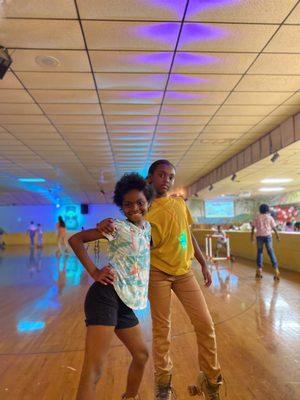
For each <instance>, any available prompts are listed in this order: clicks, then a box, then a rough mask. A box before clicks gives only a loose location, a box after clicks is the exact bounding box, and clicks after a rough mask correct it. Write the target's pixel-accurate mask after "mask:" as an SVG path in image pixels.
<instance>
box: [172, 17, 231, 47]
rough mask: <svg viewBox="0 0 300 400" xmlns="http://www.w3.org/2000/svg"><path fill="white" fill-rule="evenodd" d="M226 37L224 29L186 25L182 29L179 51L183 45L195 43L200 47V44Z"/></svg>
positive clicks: (208, 25)
mask: <svg viewBox="0 0 300 400" xmlns="http://www.w3.org/2000/svg"><path fill="white" fill-rule="evenodd" d="M226 36H228V31H227V30H226V29H225V28H220V27H218V26H215V25H212V24H199V23H198V24H193V23H186V24H184V26H183V29H182V34H181V39H180V42H179V49H180V50H181V49H182V48H183V46H185V45H190V44H196V43H197V44H199V46H201V42H208V41H213V40H218V39H221V38H224V37H226ZM199 50H200V48H199Z"/></svg>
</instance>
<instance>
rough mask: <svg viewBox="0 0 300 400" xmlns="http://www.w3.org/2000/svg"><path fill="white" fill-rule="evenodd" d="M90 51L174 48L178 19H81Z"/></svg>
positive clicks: (178, 25) (178, 26)
mask: <svg viewBox="0 0 300 400" xmlns="http://www.w3.org/2000/svg"><path fill="white" fill-rule="evenodd" d="M82 23H83V28H84V31H85V35H86V39H87V44H88V47H89V48H90V49H91V50H145V51H147V50H155V51H162V50H169V51H171V50H173V49H174V48H175V44H176V40H177V36H178V32H179V28H180V24H179V23H176V22H153V23H151V22H124V21H120V22H119V21H118V22H117V21H114V22H112V21H82Z"/></svg>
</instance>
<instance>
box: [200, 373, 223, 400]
mask: <svg viewBox="0 0 300 400" xmlns="http://www.w3.org/2000/svg"><path fill="white" fill-rule="evenodd" d="M222 384H223V379H222V376H221V375H219V377H218V380H217V383H211V382H209V380H208V379H207V376H206V375H205V374H204V372H202V371H201V372H200V374H199V376H198V387H199V388H200V389H201V392H202V394H204V395H205V400H221V397H220V387H221V385H222Z"/></svg>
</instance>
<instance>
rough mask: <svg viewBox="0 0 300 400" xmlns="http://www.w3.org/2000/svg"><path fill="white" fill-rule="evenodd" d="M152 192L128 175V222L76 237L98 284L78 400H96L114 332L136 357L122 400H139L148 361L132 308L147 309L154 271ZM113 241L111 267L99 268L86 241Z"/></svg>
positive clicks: (124, 201)
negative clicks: (149, 219)
mask: <svg viewBox="0 0 300 400" xmlns="http://www.w3.org/2000/svg"><path fill="white" fill-rule="evenodd" d="M151 199H152V189H151V187H150V186H149V185H148V184H147V182H146V181H145V180H144V179H143V178H142V177H141V176H140V175H138V174H134V173H133V174H129V175H127V174H125V175H124V176H123V177H122V178H121V180H120V181H119V182H118V183H117V184H116V187H115V192H114V203H115V204H116V205H117V206H119V207H120V208H121V210H122V211H123V213H124V214H125V217H126V218H127V219H126V220H115V221H114V228H115V229H114V230H113V232H111V234H109V235H108V234H106V233H103V234H102V233H99V231H97V230H96V229H90V230H85V231H81V232H79V233H77V234H76V235H74V236H72V237H71V238H70V240H69V243H70V246H71V247H72V249H73V250H74V252H75V254H76V255H77V257H78V258H79V260H80V261H81V263H82V264H83V266H84V267H85V268H86V270H87V271H88V272H89V274H90V275H91V277H92V278H93V279H94V280H95V282H94V283H93V285H92V286H91V287H90V289H89V291H88V293H87V296H86V300H85V314H86V325H87V335H86V350H85V359H84V364H83V369H82V373H81V379H80V384H79V389H78V393H77V400H95V399H96V385H97V382H98V380H99V378H100V375H101V371H102V366H103V362H104V359H105V356H106V355H107V352H108V349H109V345H110V343H111V340H112V337H113V335H114V334H116V335H117V336H118V338H119V339H120V340H121V341H122V342H123V343H124V345H125V346H126V347H127V349H128V350H129V352H130V353H131V355H132V362H131V365H130V367H129V371H128V378H127V387H126V392H125V394H124V395H123V397H122V399H132V400H135V399H136V400H137V399H139V396H138V390H139V387H140V383H141V380H142V377H143V373H144V368H145V364H146V362H147V359H148V351H147V347H146V345H145V343H144V340H143V338H142V334H141V330H140V326H139V321H138V319H137V317H136V316H135V314H134V312H133V310H132V309H143V308H145V307H146V305H147V297H148V281H149V270H150V240H151V229H150V224H149V223H148V222H147V221H145V220H144V215H145V213H146V212H147V209H148V206H149V203H150V201H151ZM101 238H107V239H108V240H109V259H110V262H109V265H107V266H105V267H104V268H102V269H101V270H99V269H98V268H97V267H96V265H95V264H94V263H93V261H92V260H91V259H90V257H89V255H88V253H87V251H86V249H85V247H84V243H86V242H91V241H95V240H98V239H101Z"/></svg>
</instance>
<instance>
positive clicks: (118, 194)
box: [113, 172, 153, 208]
mask: <svg viewBox="0 0 300 400" xmlns="http://www.w3.org/2000/svg"><path fill="white" fill-rule="evenodd" d="M131 190H139V191H140V192H143V193H144V195H145V197H146V199H147V202H148V203H150V202H151V200H152V198H153V189H152V187H151V186H150V185H149V184H148V183H147V181H146V179H144V178H143V177H142V176H141V175H140V174H137V173H136V172H132V173H131V174H124V175H123V176H122V178H121V179H120V180H119V181H118V182H117V184H116V187H115V191H114V197H113V201H114V203H115V204H116V205H117V206H118V207H120V208H122V205H123V198H124V195H125V194H126V193H128V192H130V191H131Z"/></svg>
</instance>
